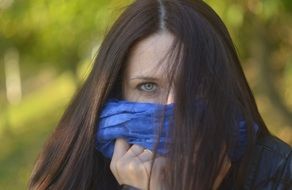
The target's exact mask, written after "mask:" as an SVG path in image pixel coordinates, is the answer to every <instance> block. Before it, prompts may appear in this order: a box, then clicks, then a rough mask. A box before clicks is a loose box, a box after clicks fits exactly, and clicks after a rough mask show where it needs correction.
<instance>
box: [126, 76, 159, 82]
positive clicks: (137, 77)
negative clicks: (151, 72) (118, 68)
mask: <svg viewBox="0 0 292 190" xmlns="http://www.w3.org/2000/svg"><path fill="white" fill-rule="evenodd" d="M135 79H140V80H150V81H158V80H159V79H158V78H155V77H149V76H143V75H141V76H134V77H131V78H130V80H135Z"/></svg>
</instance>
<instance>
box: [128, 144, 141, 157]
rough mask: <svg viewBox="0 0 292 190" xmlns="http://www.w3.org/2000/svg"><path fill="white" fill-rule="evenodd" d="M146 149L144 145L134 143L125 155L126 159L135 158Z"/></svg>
mask: <svg viewBox="0 0 292 190" xmlns="http://www.w3.org/2000/svg"><path fill="white" fill-rule="evenodd" d="M144 149H145V148H144V147H142V146H140V145H137V144H134V145H132V146H131V148H129V150H128V152H127V153H126V154H125V156H124V159H131V158H134V157H136V156H138V155H139V154H141V153H142V152H143V151H144Z"/></svg>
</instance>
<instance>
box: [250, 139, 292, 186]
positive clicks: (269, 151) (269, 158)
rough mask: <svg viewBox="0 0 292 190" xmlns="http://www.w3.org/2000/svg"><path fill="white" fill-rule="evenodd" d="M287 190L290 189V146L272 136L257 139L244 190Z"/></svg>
mask: <svg viewBox="0 0 292 190" xmlns="http://www.w3.org/2000/svg"><path fill="white" fill-rule="evenodd" d="M288 186H289V187H288ZM289 188H292V149H291V146H289V145H288V144H287V143H285V142H284V141H282V140H280V139H279V138H277V137H275V136H272V135H267V136H265V137H260V138H258V140H257V143H256V148H255V151H254V153H253V155H252V159H251V164H250V165H249V173H248V177H247V183H246V188H245V189H266V190H269V189H277V190H282V189H283V190H284V189H289Z"/></svg>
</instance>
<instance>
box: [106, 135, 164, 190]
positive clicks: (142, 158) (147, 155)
mask: <svg viewBox="0 0 292 190" xmlns="http://www.w3.org/2000/svg"><path fill="white" fill-rule="evenodd" d="M153 157H154V154H153V153H152V152H151V151H150V150H148V149H144V148H143V147H142V146H139V145H136V144H134V145H132V146H130V145H129V144H128V143H127V141H126V140H124V139H122V138H119V139H117V140H116V143H115V149H114V154H113V157H112V160H111V163H110V169H111V171H112V173H113V175H114V176H115V178H116V179H117V181H118V183H119V184H127V185H130V186H133V187H136V188H138V189H142V190H145V189H148V181H149V178H150V177H151V181H150V189H151V190H158V189H160V187H161V184H160V183H161V180H160V176H161V175H160V174H161V171H162V169H163V168H164V166H165V164H166V158H163V157H157V158H155V160H154V163H153V168H152V173H151V176H150V170H151V164H152V163H151V162H152V161H153Z"/></svg>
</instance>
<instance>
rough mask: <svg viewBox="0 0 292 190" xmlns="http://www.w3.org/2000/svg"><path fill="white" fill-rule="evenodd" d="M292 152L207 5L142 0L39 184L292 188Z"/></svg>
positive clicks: (130, 10) (54, 147)
mask: <svg viewBox="0 0 292 190" xmlns="http://www.w3.org/2000/svg"><path fill="white" fill-rule="evenodd" d="M161 108H162V109H161ZM125 113H126V115H124V114H125ZM144 113H145V114H144ZM129 118H130V119H129ZM124 123H126V124H125V125H124ZM143 130H146V132H145V134H143ZM133 131H134V133H133ZM154 132H155V135H153V134H154ZM139 137H141V138H139ZM148 137H149V138H148ZM291 157H292V156H291V148H290V147H289V146H288V145H287V144H285V143H284V142H282V141H280V140H279V139H277V138H276V137H274V136H272V135H271V134H270V132H269V131H268V129H267V127H266V126H265V123H264V122H263V120H262V118H261V116H260V114H259V112H258V109H257V107H256V103H255V100H254V97H253V95H252V92H251V90H250V88H249V86H248V84H247V81H246V79H245V77H244V74H243V71H242V68H241V66H240V63H239V60H238V56H237V54H236V51H235V48H234V46H233V43H232V40H231V38H230V36H229V33H228V31H227V29H226V28H225V26H224V24H223V22H222V21H221V20H220V18H219V17H218V15H217V14H216V13H215V12H214V11H213V10H212V9H211V8H210V7H209V6H208V5H206V4H205V3H204V2H202V1H200V0H197V1H187V0H137V1H135V2H134V3H133V4H131V5H129V7H127V8H126V10H125V11H124V12H123V14H122V15H121V16H120V17H119V18H118V19H117V21H116V22H115V23H114V25H113V27H112V28H111V30H110V31H109V33H108V34H107V36H106V37H105V39H104V41H103V43H102V45H101V47H100V49H99V53H98V55H97V57H96V59H95V62H94V66H93V69H92V71H91V73H90V74H89V76H88V78H87V80H86V81H85V83H84V85H83V86H82V87H81V88H80V90H79V91H78V92H77V94H76V95H75V97H74V98H73V100H72V101H71V103H70V105H69V107H68V108H67V110H66V111H65V113H64V115H63V117H62V118H61V120H60V122H59V125H58V127H57V128H56V130H55V131H54V133H53V134H52V136H51V137H50V138H49V140H48V142H47V143H46V145H45V147H44V149H43V152H42V153H41V154H40V156H39V158H38V160H37V162H36V165H35V168H34V172H33V174H32V178H31V181H30V189H78V190H82V189H84V190H85V189H121V188H137V189H151V190H154V189H175V190H178V189H184V190H185V189H186V190H188V189H289V188H291V179H292V177H291V173H292V172H291V170H292V168H291Z"/></svg>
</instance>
